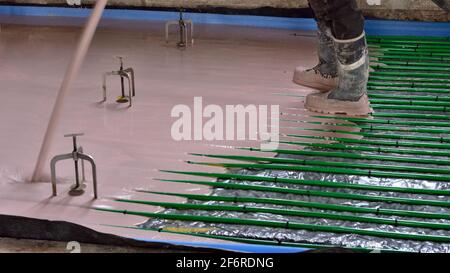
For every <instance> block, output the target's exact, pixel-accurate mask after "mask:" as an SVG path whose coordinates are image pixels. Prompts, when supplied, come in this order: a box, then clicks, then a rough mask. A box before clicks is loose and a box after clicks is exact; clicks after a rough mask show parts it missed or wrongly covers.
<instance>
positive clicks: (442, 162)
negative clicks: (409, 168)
mask: <svg viewBox="0 0 450 273" xmlns="http://www.w3.org/2000/svg"><path fill="white" fill-rule="evenodd" d="M237 149H240V150H246V151H256V152H267V151H264V150H262V149H258V148H251V147H250V148H248V147H247V148H246V147H243V148H237ZM270 152H273V153H279V154H290V155H303V156H317V157H335V158H349V159H357V160H377V161H391V162H403V163H413V164H432V165H444V166H449V165H450V163H449V162H450V160H448V159H441V158H439V159H435V158H413V157H401V156H388V155H371V154H357V153H346V152H345V153H344V152H327V151H306V150H286V149H276V150H273V151H270Z"/></svg>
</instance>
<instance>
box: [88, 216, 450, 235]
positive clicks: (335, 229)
mask: <svg viewBox="0 0 450 273" xmlns="http://www.w3.org/2000/svg"><path fill="white" fill-rule="evenodd" d="M95 209H96V210H99V211H105V212H113V213H121V214H128V215H136V216H143V217H148V218H157V219H165V220H177V221H192V222H207V223H220V224H234V225H247V226H261V227H271V228H285V229H293V230H309V231H315V232H317V231H321V232H330V233H341V234H342V233H344V234H358V235H366V236H374V237H382V238H393V239H403V240H416V241H429V242H441V243H444V242H445V243H447V242H450V237H448V236H441V235H425V234H412V233H402V232H390V231H376V230H367V229H356V228H348V227H342V226H323V225H314V224H304V223H299V222H289V221H269V220H257V219H241V218H228V217H215V216H200V215H186V214H176V213H170V214H169V213H152V212H142V211H128V210H115V209H106V208H95Z"/></svg>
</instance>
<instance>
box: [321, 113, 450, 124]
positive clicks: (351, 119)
mask: <svg viewBox="0 0 450 273" xmlns="http://www.w3.org/2000/svg"><path fill="white" fill-rule="evenodd" d="M375 114H376V113H375ZM372 116H373V115H372ZM313 117H314V118H319V119H334V120H342V121H349V122H354V123H375V124H392V125H407V126H431V127H450V123H448V121H444V122H436V121H415V120H414V121H411V120H395V119H371V118H354V117H336V116H313ZM447 117H448V118H450V116H447ZM347 124H348V123H347Z"/></svg>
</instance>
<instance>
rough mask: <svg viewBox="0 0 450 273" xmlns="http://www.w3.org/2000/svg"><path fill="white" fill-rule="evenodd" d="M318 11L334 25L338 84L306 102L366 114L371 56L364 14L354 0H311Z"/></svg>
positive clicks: (310, 106)
mask: <svg viewBox="0 0 450 273" xmlns="http://www.w3.org/2000/svg"><path fill="white" fill-rule="evenodd" d="M311 7H312V8H313V9H314V10H315V13H316V14H318V13H319V12H318V11H320V14H321V15H322V14H323V18H324V20H325V21H326V22H328V25H329V27H330V29H331V33H332V36H333V43H334V50H335V53H336V57H337V69H338V78H339V80H338V85H337V87H336V88H334V89H332V90H331V91H329V92H327V93H324V94H311V95H308V96H307V98H306V102H305V106H306V107H307V108H308V109H309V110H311V111H316V112H323V113H331V114H335V113H344V114H352V115H366V114H368V113H370V112H371V111H372V109H371V108H370V106H369V103H368V99H367V94H366V85H367V79H368V76H369V60H368V56H367V55H368V50H367V44H366V38H365V34H364V18H363V16H362V13H361V11H360V10H358V8H357V6H356V1H355V0H311Z"/></svg>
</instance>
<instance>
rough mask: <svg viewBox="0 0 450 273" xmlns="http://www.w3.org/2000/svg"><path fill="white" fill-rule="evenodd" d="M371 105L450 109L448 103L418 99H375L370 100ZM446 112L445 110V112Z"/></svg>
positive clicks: (449, 103)
mask: <svg viewBox="0 0 450 273" xmlns="http://www.w3.org/2000/svg"><path fill="white" fill-rule="evenodd" d="M370 103H371V104H394V105H411V106H442V107H447V108H448V107H449V106H450V102H448V101H423V100H416V99H413V98H411V99H407V98H405V99H377V98H373V97H372V99H371V100H370ZM444 111H445V110H444Z"/></svg>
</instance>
